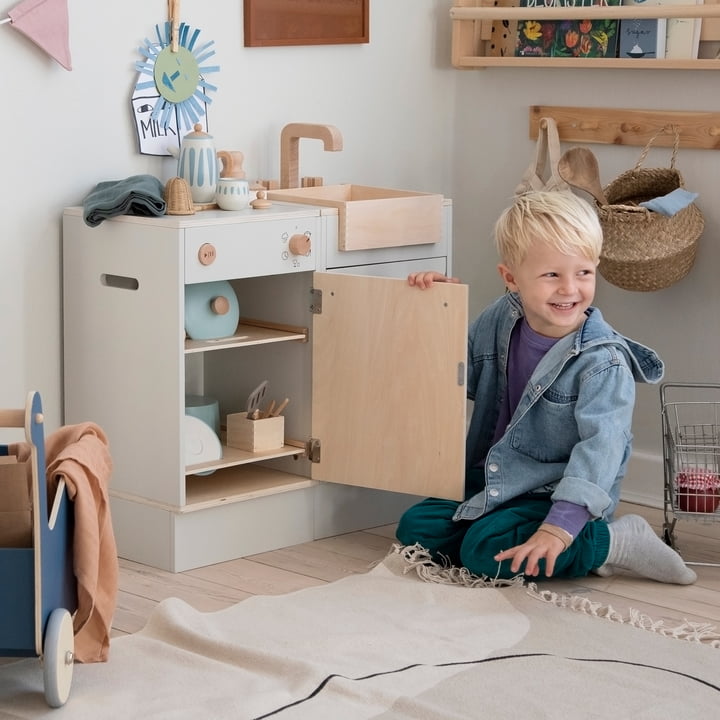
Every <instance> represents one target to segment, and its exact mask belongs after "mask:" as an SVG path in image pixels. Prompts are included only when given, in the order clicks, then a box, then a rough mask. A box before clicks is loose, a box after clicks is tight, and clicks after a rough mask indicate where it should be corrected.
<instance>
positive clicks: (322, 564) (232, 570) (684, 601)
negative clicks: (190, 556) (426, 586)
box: [113, 504, 720, 636]
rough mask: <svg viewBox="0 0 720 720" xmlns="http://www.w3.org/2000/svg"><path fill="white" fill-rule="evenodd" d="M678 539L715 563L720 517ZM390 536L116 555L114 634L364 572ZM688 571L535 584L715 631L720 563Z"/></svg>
mask: <svg viewBox="0 0 720 720" xmlns="http://www.w3.org/2000/svg"><path fill="white" fill-rule="evenodd" d="M628 512H633V513H638V514H640V515H643V516H644V517H645V518H646V519H647V520H648V522H650V524H651V525H652V526H653V527H654V528H655V529H656V530H657V531H658V533H660V531H661V528H662V523H663V514H662V511H661V510H657V509H654V508H647V507H643V506H638V505H628V504H622V505H621V507H620V509H619V511H618V516H619V515H622V514H625V513H628ZM717 519H718V520H720V518H717ZM675 537H676V542H677V545H678V549H679V550H680V552H681V553H682V555H683V558H684V559H685V560H686V562H701V563H719V564H720V522H709V523H702V522H696V521H694V520H690V521H687V520H679V521H678V523H677V526H676V528H675ZM393 542H394V526H385V527H380V528H374V529H371V530H366V531H364V532H354V533H349V534H347V535H340V536H337V537H333V538H327V539H324V540H316V541H314V542H309V543H304V544H302V545H295V546H293V547H288V548H284V549H282V550H275V551H273V552H266V553H261V554H259V555H253V556H250V557H246V558H242V559H239V560H233V561H230V562H226V563H221V564H218V565H211V566H209V567H204V568H199V569H197V570H190V571H187V572H183V573H177V574H173V573H168V572H164V571H162V570H155V569H153V568H149V567H147V566H145V565H140V564H138V563H134V562H130V561H128V560H122V559H121V560H120V592H119V596H118V605H117V610H116V613H115V618H114V622H113V635H114V636H119V635H123V634H126V633H133V632H136V631H138V630H139V629H141V628H142V627H143V625H144V624H145V622H146V620H147V618H148V616H149V614H150V612H151V611H152V609H153V608H154V607H155V605H156V604H157V603H158V602H160V601H161V600H163V599H164V598H167V597H173V596H174V597H179V598H181V599H183V600H185V601H186V602H187V603H189V604H190V605H192V606H193V607H195V608H197V609H198V610H202V611H213V610H220V609H222V608H225V607H228V606H229V605H233V604H235V603H237V602H240V601H242V600H244V599H245V598H247V597H250V596H251V595H279V594H283V593H288V592H292V591H294V590H300V589H302V588H306V587H311V586H313V585H323V584H325V583H329V582H332V581H333V580H338V579H340V578H342V577H345V576H346V575H350V574H353V573H364V572H367V571H368V570H369V569H370V567H371V566H372V565H373V564H374V563H375V562H377V561H379V560H381V559H382V558H383V557H384V556H385V555H386V554H387V552H388V551H389V550H390V548H391V546H392V544H393ZM693 569H694V570H695V571H696V572H697V574H698V581H697V583H695V584H694V585H691V586H687V587H681V586H677V585H664V584H661V583H657V582H653V581H650V580H643V579H640V578H635V577H630V576H614V577H611V578H600V577H597V576H591V577H587V578H580V579H576V580H552V579H551V580H543V581H540V582H538V586H539V588H540V589H551V590H554V591H556V592H559V593H572V594H579V595H582V596H584V597H588V598H590V599H591V600H593V601H597V602H599V603H602V604H603V605H607V604H610V605H612V606H613V607H614V608H615V609H616V610H618V611H620V612H624V611H627V610H628V609H629V608H635V609H637V610H640V611H642V612H645V613H646V614H647V615H649V616H650V617H651V618H652V619H653V620H661V619H662V620H668V621H670V624H672V625H674V624H677V623H678V622H680V621H682V620H685V619H687V620H690V621H695V622H706V623H710V624H711V625H713V626H716V627H717V628H718V632H720V567H709V566H703V565H698V566H695V565H693Z"/></svg>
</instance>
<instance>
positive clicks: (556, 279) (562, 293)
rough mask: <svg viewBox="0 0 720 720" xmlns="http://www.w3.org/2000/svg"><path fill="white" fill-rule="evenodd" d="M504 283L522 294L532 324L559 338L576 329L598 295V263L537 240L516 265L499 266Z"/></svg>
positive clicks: (538, 331) (531, 325) (538, 330)
mask: <svg viewBox="0 0 720 720" xmlns="http://www.w3.org/2000/svg"><path fill="white" fill-rule="evenodd" d="M498 271H499V272H500V277H502V279H503V282H504V283H505V286H506V287H507V288H508V289H509V290H512V291H514V292H517V293H518V294H519V295H520V299H521V300H522V303H523V308H524V309H525V316H526V319H527V321H528V324H529V325H530V327H531V328H532V329H533V330H534V331H535V332H537V333H540V334H541V335H545V336H547V337H553V338H560V337H564V336H565V335H568V334H569V333H571V332H573V331H575V330H577V329H578V328H579V327H580V326H581V325H582V324H583V322H584V320H585V311H586V310H587V309H588V307H589V306H590V304H591V303H592V301H593V298H594V297H595V279H596V271H597V262H596V261H594V260H590V259H588V258H586V257H584V256H582V255H568V254H565V253H562V252H560V251H559V250H557V249H556V248H554V247H553V246H551V245H550V244H548V243H546V242H535V243H532V245H531V246H530V247H529V248H528V249H527V252H526V254H525V257H524V258H523V260H522V262H519V263H517V264H516V266H515V267H510V266H508V265H504V264H500V265H498Z"/></svg>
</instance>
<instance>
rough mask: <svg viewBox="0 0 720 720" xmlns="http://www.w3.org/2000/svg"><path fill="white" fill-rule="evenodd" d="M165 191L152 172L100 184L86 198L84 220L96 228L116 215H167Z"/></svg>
mask: <svg viewBox="0 0 720 720" xmlns="http://www.w3.org/2000/svg"><path fill="white" fill-rule="evenodd" d="M163 190H164V187H163V184H162V183H161V182H160V180H158V179H157V178H156V177H153V176H152V175H132V176H131V177H128V178H125V179H124V180H108V181H106V182H101V183H98V184H97V185H96V186H95V189H94V190H93V191H92V192H90V194H89V195H88V196H87V197H86V198H85V200H84V201H83V219H84V220H85V223H86V224H87V225H89V226H90V227H97V226H98V225H99V224H100V223H101V222H102V221H103V220H107V219H108V218H111V217H114V216H115V215H143V216H145V217H152V216H157V215H164V214H165V200H164V198H163Z"/></svg>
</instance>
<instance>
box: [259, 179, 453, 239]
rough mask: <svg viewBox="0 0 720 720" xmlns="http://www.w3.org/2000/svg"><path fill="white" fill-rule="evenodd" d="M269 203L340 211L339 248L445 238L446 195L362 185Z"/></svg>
mask: <svg viewBox="0 0 720 720" xmlns="http://www.w3.org/2000/svg"><path fill="white" fill-rule="evenodd" d="M267 196H268V198H269V199H270V200H280V201H284V202H297V203H304V204H306V205H318V206H321V207H334V208H337V209H338V248H339V249H340V250H372V249H375V248H383V247H397V246H401V245H424V244H428V243H435V242H439V241H440V239H441V237H442V205H443V196H442V195H438V194H433V193H420V192H410V191H406V190H390V189H387V188H378V187H368V186H364V185H351V184H346V185H321V186H319V187H306V188H289V189H285V190H269V191H268V193H267Z"/></svg>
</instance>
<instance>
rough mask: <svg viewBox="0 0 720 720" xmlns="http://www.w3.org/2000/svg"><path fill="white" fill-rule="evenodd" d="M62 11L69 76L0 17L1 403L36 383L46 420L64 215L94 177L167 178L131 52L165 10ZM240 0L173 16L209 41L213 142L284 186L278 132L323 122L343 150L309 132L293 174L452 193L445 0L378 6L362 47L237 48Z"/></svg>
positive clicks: (153, 1) (158, 3) (153, 4)
mask: <svg viewBox="0 0 720 720" xmlns="http://www.w3.org/2000/svg"><path fill="white" fill-rule="evenodd" d="M15 4H16V3H15V2H5V3H3V10H5V11H7V10H9V9H11V8H12V7H14V5H15ZM68 5H69V15H70V49H71V54H72V65H73V70H72V71H71V72H68V71H66V70H64V69H63V68H62V67H61V66H60V65H59V64H57V63H56V62H55V61H54V60H52V59H51V58H49V57H48V56H47V55H46V54H45V53H44V52H43V51H42V50H40V49H39V48H37V47H36V46H35V45H34V44H33V43H31V42H30V41H29V40H28V39H27V38H26V37H25V36H24V35H23V34H21V33H20V32H19V31H17V30H16V29H14V28H12V27H11V26H10V25H9V24H6V25H2V26H0V64H1V65H2V66H3V67H4V68H5V69H6V72H5V73H3V81H2V87H3V91H4V93H3V94H4V98H3V101H2V105H3V108H4V112H3V113H2V116H1V117H2V119H0V126H1V127H2V137H3V139H4V143H3V157H2V173H3V175H4V180H3V184H2V194H0V211H1V217H2V231H0V249H1V250H2V255H1V256H0V257H1V258H2V259H1V260H0V307H1V308H2V341H1V347H2V350H1V352H0V407H21V406H22V405H23V404H24V399H25V394H26V392H27V390H29V389H37V390H39V391H40V392H41V393H42V396H43V401H44V405H45V409H46V415H47V424H48V428H49V429H50V428H53V427H55V426H57V425H59V424H60V423H61V418H62V415H61V410H62V392H61V376H62V368H61V338H62V324H61V323H62V308H61V260H60V258H61V234H60V228H61V214H62V209H63V207H65V206H67V205H79V204H81V203H82V201H83V199H84V198H85V196H86V195H87V194H88V193H89V192H90V191H91V190H92V189H93V188H94V187H95V185H96V184H97V183H98V182H101V181H105V180H114V179H121V178H124V177H127V176H129V175H133V174H136V173H150V174H154V175H156V176H158V177H161V179H163V180H165V179H167V178H168V177H171V176H172V175H174V174H175V164H174V162H173V161H172V160H171V159H161V158H156V157H150V156H142V155H140V154H139V153H138V151H137V141H136V136H135V130H134V126H133V123H132V112H131V109H130V97H131V95H132V91H133V87H134V85H135V82H136V80H137V71H136V70H135V62H136V61H138V60H140V59H141V55H140V53H139V52H138V47H139V46H141V45H143V43H144V40H145V38H153V37H154V33H155V30H154V27H155V24H156V23H158V22H163V21H164V20H165V19H166V17H167V3H166V2H165V1H164V0H142V2H141V1H140V0H128V1H127V2H121V3H113V4H112V5H110V4H108V3H107V2H98V1H97V0H69V2H68ZM242 6H243V2H242V0H212V2H208V0H183V2H182V3H181V19H182V20H183V21H184V22H186V23H188V24H189V25H191V26H192V27H195V28H199V29H200V30H201V38H202V40H203V41H208V40H214V41H215V49H216V56H215V58H213V62H214V61H217V64H219V65H220V67H221V70H220V72H219V73H215V74H213V75H209V76H208V80H209V81H211V82H212V83H213V84H216V85H217V86H218V91H217V92H216V93H214V95H213V96H212V97H213V103H212V106H211V109H210V112H209V130H210V132H211V134H212V135H213V136H214V138H215V143H216V145H217V147H218V149H232V150H241V151H243V152H244V153H245V156H246V157H245V170H246V172H247V175H248V177H249V178H251V179H253V178H278V179H279V150H280V131H281V129H282V127H283V126H284V125H286V124H287V123H289V122H320V123H329V124H332V125H335V126H337V127H338V128H339V129H340V131H341V133H342V135H343V141H344V149H343V150H342V152H340V153H325V152H323V150H322V143H320V142H319V141H313V140H305V141H302V142H301V150H300V171H301V174H303V175H320V176H323V177H324V178H325V182H326V183H333V182H335V183H337V182H354V183H360V184H362V183H366V184H373V183H374V184H377V185H381V186H383V185H384V186H387V187H398V188H409V189H417V190H422V191H433V192H442V193H444V194H446V195H451V189H452V188H451V173H452V153H451V147H452V143H453V137H452V122H453V106H454V85H455V78H456V73H455V72H454V71H453V70H452V69H451V68H450V67H449V63H448V61H447V58H448V57H449V54H450V21H449V14H448V7H449V5H447V4H446V3H444V2H443V3H438V2H435V1H434V0H381V1H380V2H378V1H377V0H376V1H375V2H373V3H372V5H371V27H370V36H371V42H370V43H369V44H361V45H328V46H304V47H287V48H245V47H244V46H243V24H242V19H243V16H242ZM3 16H4V14H3V13H0V17H3ZM118 352H132V349H131V348H121V347H118ZM89 419H91V418H89Z"/></svg>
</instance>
